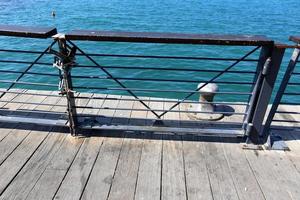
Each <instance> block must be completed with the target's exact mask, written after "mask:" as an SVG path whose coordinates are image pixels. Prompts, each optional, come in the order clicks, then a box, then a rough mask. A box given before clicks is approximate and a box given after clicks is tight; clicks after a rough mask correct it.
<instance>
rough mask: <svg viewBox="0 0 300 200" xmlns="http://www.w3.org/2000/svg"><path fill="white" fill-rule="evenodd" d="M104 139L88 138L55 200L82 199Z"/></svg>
mask: <svg viewBox="0 0 300 200" xmlns="http://www.w3.org/2000/svg"><path fill="white" fill-rule="evenodd" d="M102 142H103V138H102V137H91V138H86V139H85V141H84V142H83V144H82V146H81V148H80V150H79V152H78V154H77V155H76V158H75V160H74V162H73V163H72V165H71V167H70V169H69V171H68V173H67V175H66V177H65V178H64V180H63V182H62V184H61V186H60V187H59V189H58V191H57V193H56V195H55V197H54V198H55V199H65V200H67V199H80V197H81V194H82V193H83V191H84V188H85V186H86V183H87V181H88V178H89V175H90V173H91V170H92V168H93V166H94V163H95V160H96V158H97V155H98V152H99V148H100V146H101V144H102Z"/></svg>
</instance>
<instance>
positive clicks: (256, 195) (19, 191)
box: [0, 91, 300, 200]
mask: <svg viewBox="0 0 300 200" xmlns="http://www.w3.org/2000/svg"><path fill="white" fill-rule="evenodd" d="M25 92H27V91H25ZM30 92H37V91H30ZM43 92H44V91H39V93H40V94H42V93H43ZM82 95H87V94H82ZM90 95H93V94H90ZM2 100H7V103H5V102H1V103H0V107H1V108H2V109H5V110H6V111H7V112H11V113H13V112H17V111H26V110H27V111H28V110H31V111H33V110H36V111H42V110H44V111H49V110H51V111H56V112H63V111H65V109H66V108H65V107H63V106H56V107H54V106H45V105H33V104H22V103H19V102H20V101H24V102H33V103H37V104H38V103H43V104H47V103H49V104H50V103H56V104H57V105H65V103H66V102H65V100H64V99H63V98H57V97H46V96H35V97H34V98H33V96H32V95H25V94H23V95H22V94H21V95H17V94H9V93H7V94H5V95H4V96H3V97H2ZM14 102H15V103H14ZM78 103H79V102H78ZM80 103H81V104H82V105H89V104H94V103H97V104H101V105H102V106H109V105H110V106H111V104H113V103H115V102H114V101H109V100H107V101H97V102H93V101H87V100H82V101H81V102H80ZM122 105H123V106H124V105H125V106H127V107H128V108H133V107H134V106H138V105H136V104H134V103H132V102H127V103H123V104H122ZM115 106H117V105H115ZM156 106H163V105H161V104H160V103H157V105H156ZM237 109H238V108H237ZM294 109H295V107H294ZM299 110H300V109H299ZM78 112H97V114H100V115H101V112H105V115H108V116H109V115H111V116H112V118H111V120H115V121H114V123H118V120H120V118H118V117H120V116H121V117H122V119H124V118H127V120H128V121H130V120H131V118H132V117H138V116H140V117H143V118H147V117H151V115H150V114H149V112H142V111H130V110H127V111H114V110H102V111H101V110H100V111H95V110H90V111H87V110H84V109H81V110H79V111H78ZM24 114H25V115H34V113H26V112H24ZM45 115H46V114H39V117H41V118H43V117H45ZM176 115H177V116H176ZM166 117H170V118H175V119H177V120H179V121H180V120H181V117H182V115H179V114H175V115H174V114H171V113H170V115H169V114H168V116H166ZM283 118H286V117H285V116H283ZM225 120H226V119H225ZM141 123H144V122H143V121H142V122H141ZM0 127H1V128H0V194H1V195H0V199H3V200H4V199H5V200H6V199H29V200H31V199H41V200H42V199H43V200H45V199H60V200H67V199H70V200H71V199H72V200H76V199H110V200H112V199H118V200H119V199H124V200H125V199H126V200H127V199H143V200H145V199H151V200H152V199H170V200H174V199H180V200H182V199H205V200H207V199H239V200H240V199H247V200H248V199H254V200H257V199H270V200H276V199H278V200H281V199H293V200H294V199H300V132H299V131H297V130H296V129H294V130H284V131H283V130H281V134H282V136H283V137H284V139H285V140H286V142H287V144H288V146H289V147H290V149H291V151H287V152H282V151H267V150H259V151H257V150H243V149H242V148H241V146H242V144H241V143H239V142H237V141H234V139H230V140H229V139H222V138H215V140H210V139H205V138H199V137H197V138H196V137H193V136H190V135H184V134H183V135H164V134H157V135H155V134H153V135H147V134H140V135H134V134H132V133H130V134H129V133H126V132H125V133H122V132H115V135H116V137H109V136H105V135H106V131H103V134H99V136H92V137H77V138H75V137H72V136H71V135H70V134H68V133H64V132H62V130H61V129H60V128H54V127H41V126H36V125H21V124H6V123H1V125H0ZM87 132H88V131H87ZM87 134H88V133H87Z"/></svg>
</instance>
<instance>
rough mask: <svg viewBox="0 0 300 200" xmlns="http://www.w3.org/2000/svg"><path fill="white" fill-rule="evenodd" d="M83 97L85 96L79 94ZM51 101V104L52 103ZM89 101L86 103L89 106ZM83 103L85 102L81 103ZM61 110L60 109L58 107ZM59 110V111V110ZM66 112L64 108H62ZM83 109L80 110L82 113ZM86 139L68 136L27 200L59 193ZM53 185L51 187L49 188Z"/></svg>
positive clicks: (50, 197)
mask: <svg viewBox="0 0 300 200" xmlns="http://www.w3.org/2000/svg"><path fill="white" fill-rule="evenodd" d="M80 95H83V94H79V96H80ZM58 100H59V98H52V99H51V101H58ZM51 101H50V102H51ZM88 102H89V101H85V103H86V104H87V103H88ZM81 103H83V102H81ZM58 108H59V107H58ZM58 108H57V111H59V109H58ZM60 109H61V110H64V109H65V108H64V107H60ZM82 111H83V109H81V110H80V112H78V113H81V112H82ZM83 141H84V138H76V137H73V136H71V135H70V134H68V135H67V137H66V139H65V140H64V141H63V143H62V145H61V146H60V148H59V150H58V151H57V152H56V154H55V155H54V156H53V159H52V160H51V161H50V163H49V164H48V166H47V167H46V169H45V171H44V172H43V174H42V175H41V177H40V178H39V180H38V181H37V183H36V184H35V186H34V188H33V189H32V190H31V191H30V193H29V194H28V196H27V199H41V200H42V199H52V198H53V196H54V195H55V193H56V192H57V190H58V188H59V186H60V184H61V182H62V180H63V179H64V177H65V175H66V173H67V172H68V170H69V168H70V165H71V164H72V163H73V161H74V159H75V157H76V155H77V153H78V151H79V149H80V147H81V145H82V143H83ZM49 185H51V187H49Z"/></svg>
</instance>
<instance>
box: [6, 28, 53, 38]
mask: <svg viewBox="0 0 300 200" xmlns="http://www.w3.org/2000/svg"><path fill="white" fill-rule="evenodd" d="M56 33H57V30H56V28H50V27H32V26H15V25H0V35H2V36H14V37H30V38H48V37H51V36H52V35H55V34H56Z"/></svg>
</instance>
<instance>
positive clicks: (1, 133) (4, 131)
mask: <svg viewBox="0 0 300 200" xmlns="http://www.w3.org/2000/svg"><path fill="white" fill-rule="evenodd" d="M12 90H13V91H20V92H23V91H24V90H15V89H12ZM17 96H18V94H14V93H6V94H4V96H3V97H2V98H1V100H5V101H11V100H13V99H14V98H16V97H17ZM7 104H8V103H6V102H0V108H3V107H5V106H6V105H7ZM16 126H17V124H9V125H8V124H7V123H4V122H3V123H0V142H1V141H2V140H3V139H4V138H5V137H6V136H7V135H8V134H9V133H10V132H12V130H14V128H15V127H16Z"/></svg>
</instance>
